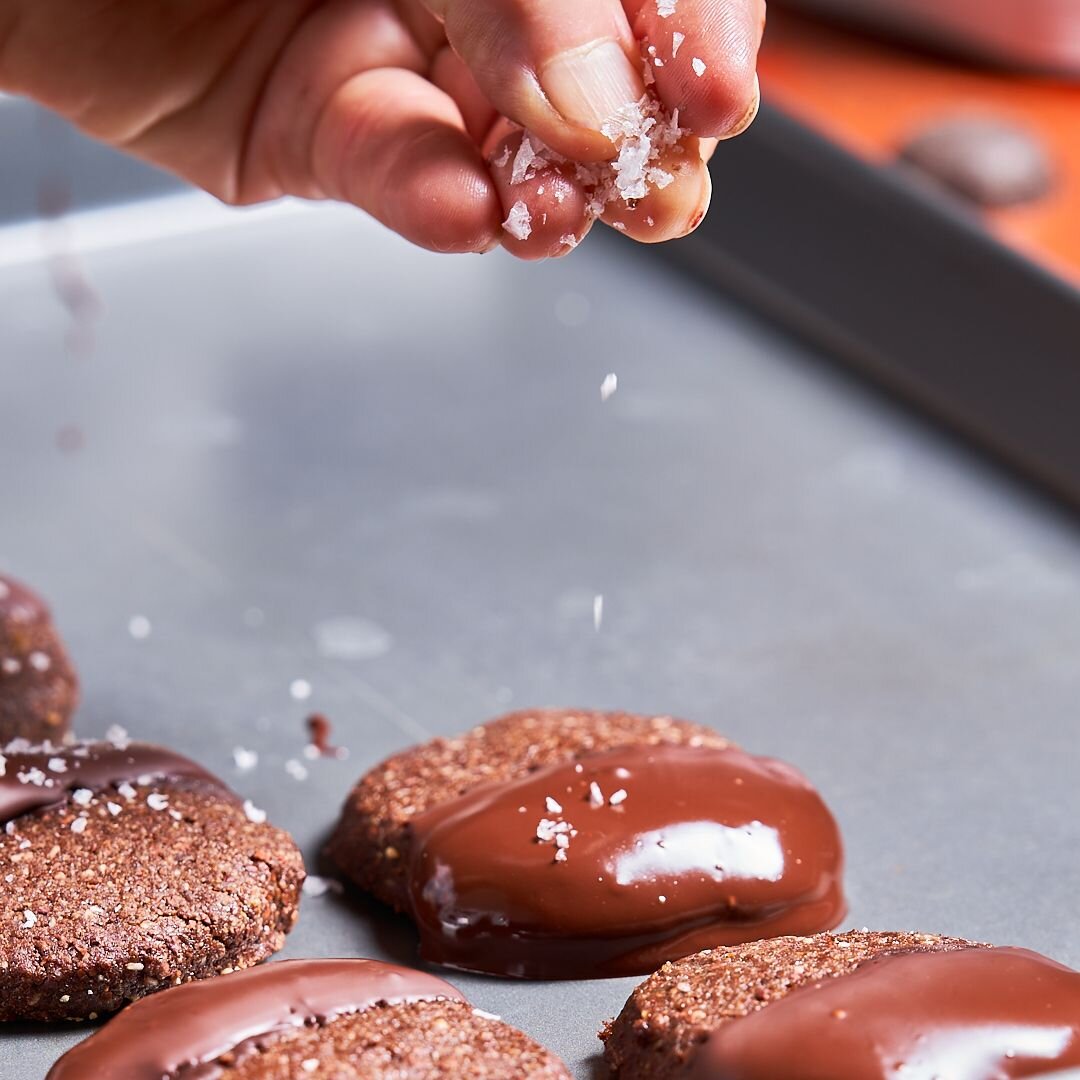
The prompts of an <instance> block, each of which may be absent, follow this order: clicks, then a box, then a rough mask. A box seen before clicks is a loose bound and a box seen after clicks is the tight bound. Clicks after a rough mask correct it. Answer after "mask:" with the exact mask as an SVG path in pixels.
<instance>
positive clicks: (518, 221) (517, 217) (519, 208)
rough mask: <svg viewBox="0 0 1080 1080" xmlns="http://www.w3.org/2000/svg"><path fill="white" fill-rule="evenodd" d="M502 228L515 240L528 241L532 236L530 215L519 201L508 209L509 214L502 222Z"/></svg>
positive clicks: (527, 209)
mask: <svg viewBox="0 0 1080 1080" xmlns="http://www.w3.org/2000/svg"><path fill="white" fill-rule="evenodd" d="M503 228H504V229H505V230H506V231H507V232H508V233H509V234H510V235H511V236H512V237H513V238H514V239H515V240H528V239H529V237H530V236H532V215H531V214H530V213H529V208H528V207H527V206H526V205H525V204H524V203H523V202H522V201H521V200H520V199H518V201H517V202H516V203H514V205H513V206H511V207H510V213H509V215H508V216H507V218H506V220H505V221H504V222H503Z"/></svg>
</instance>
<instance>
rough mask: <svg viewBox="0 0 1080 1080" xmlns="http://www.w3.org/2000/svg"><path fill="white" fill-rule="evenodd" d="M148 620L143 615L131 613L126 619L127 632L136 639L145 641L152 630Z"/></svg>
mask: <svg viewBox="0 0 1080 1080" xmlns="http://www.w3.org/2000/svg"><path fill="white" fill-rule="evenodd" d="M153 629H154V628H153V626H151V624H150V620H149V619H148V618H147V617H146V616H145V615H132V616H131V618H130V619H128V633H129V634H130V635H131V636H132V637H133V638H134V639H135V640H136V641H145V640H146V639H147V638H148V637H149V636H150V634H151V632H152V631H153Z"/></svg>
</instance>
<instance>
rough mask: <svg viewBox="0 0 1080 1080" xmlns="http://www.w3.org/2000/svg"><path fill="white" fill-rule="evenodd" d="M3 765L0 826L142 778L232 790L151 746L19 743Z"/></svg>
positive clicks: (4, 754) (2, 755) (6, 752)
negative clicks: (81, 792)
mask: <svg viewBox="0 0 1080 1080" xmlns="http://www.w3.org/2000/svg"><path fill="white" fill-rule="evenodd" d="M0 763H2V764H0V824H6V823H7V822H9V821H12V820H14V819H15V818H17V817H20V816H21V815H23V814H28V813H31V812H32V811H34V810H42V809H45V808H47V807H50V806H59V805H61V804H62V803H63V802H65V801H66V799H67V798H68V796H69V795H70V794H71V792H73V791H75V790H77V789H78V788H86V789H88V790H90V791H101V790H103V789H105V788H108V787H112V786H114V785H117V784H122V783H125V782H127V783H131V782H134V781H138V780H140V779H141V778H143V777H153V778H155V779H164V778H171V779H176V778H180V777H188V778H190V779H195V780H203V781H206V782H207V783H210V784H213V785H214V786H215V787H216V788H219V789H221V790H222V791H224V792H228V789H227V788H226V787H225V786H224V784H222V782H221V781H220V780H219V779H218V778H217V777H216V776H214V775H212V774H211V773H208V772H207V771H206V770H205V769H204V768H202V766H201V765H196V764H195V762H194V761H189V760H188V759H187V758H186V757H182V756H181V755H180V754H175V753H173V752H172V751H171V750H165V749H164V748H163V747H160V746H150V745H149V744H147V743H129V744H128V745H127V746H124V747H120V746H117V745H115V744H113V743H108V742H102V743H82V744H77V745H75V746H63V747H49V746H45V747H40V746H26V747H24V745H23V744H22V743H21V742H19V741H16V742H14V743H11V744H10V745H9V746H7V747H5V748H3V750H2V751H0ZM230 794H231V793H230Z"/></svg>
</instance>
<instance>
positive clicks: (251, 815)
mask: <svg viewBox="0 0 1080 1080" xmlns="http://www.w3.org/2000/svg"><path fill="white" fill-rule="evenodd" d="M244 817H246V818H247V819H248V821H251V822H253V823H254V824H256V825H262V824H263V822H264V821H266V811H265V810H260V809H259V808H258V807H257V806H256V805H255V804H254V803H253V802H252V801H251V800H250V799H245V800H244Z"/></svg>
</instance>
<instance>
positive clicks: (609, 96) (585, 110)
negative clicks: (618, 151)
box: [540, 41, 645, 131]
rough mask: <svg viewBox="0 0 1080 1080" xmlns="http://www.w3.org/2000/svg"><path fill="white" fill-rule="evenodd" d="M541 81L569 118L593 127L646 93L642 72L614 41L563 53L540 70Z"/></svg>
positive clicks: (557, 107) (595, 129) (610, 117)
mask: <svg viewBox="0 0 1080 1080" xmlns="http://www.w3.org/2000/svg"><path fill="white" fill-rule="evenodd" d="M540 84H541V86H543V88H544V93H545V94H547V96H548V99H549V100H550V101H551V104H552V105H554V106H555V108H556V109H557V110H558V112H560V113H561V114H562V115H563V117H564V118H565V119H566V120H569V121H570V122H571V123H573V124H580V125H581V126H582V127H586V128H590V129H591V130H593V131H599V130H600V129H601V128H602V127H603V126H604V124H606V123H607V122H608V121H609V120H611V119H612V118H613V117H614V116H615V115H616V114H617V113H618V112H619V110H621V109H623V108H625V106H627V105H629V104H631V103H632V102H636V101H638V100H639V99H640V97H641V95H642V94H644V93H645V85H644V83H642V81H641V76H640V75H638V73H637V71H635V70H634V66H633V65H632V64H631V63H630V61H629V60H628V59H627V57H626V53H624V52H623V51H622V49H621V48H620V47H619V45H618V44H617V43H616V42H614V41H600V42H593V43H592V44H590V45H583V46H582V47H581V48H579V49H572V50H570V51H569V52H565V53H563V54H562V55H561V56H559V57H557V58H556V59H554V60H552V61H551V63H549V64H548V65H547V66H546V67H545V68H544V69H543V71H542V72H541V73H540Z"/></svg>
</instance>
